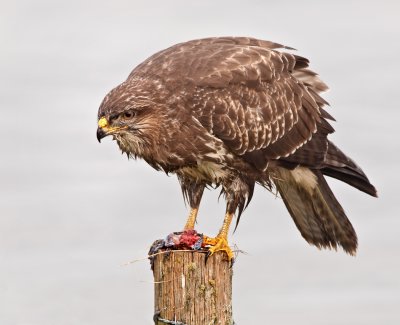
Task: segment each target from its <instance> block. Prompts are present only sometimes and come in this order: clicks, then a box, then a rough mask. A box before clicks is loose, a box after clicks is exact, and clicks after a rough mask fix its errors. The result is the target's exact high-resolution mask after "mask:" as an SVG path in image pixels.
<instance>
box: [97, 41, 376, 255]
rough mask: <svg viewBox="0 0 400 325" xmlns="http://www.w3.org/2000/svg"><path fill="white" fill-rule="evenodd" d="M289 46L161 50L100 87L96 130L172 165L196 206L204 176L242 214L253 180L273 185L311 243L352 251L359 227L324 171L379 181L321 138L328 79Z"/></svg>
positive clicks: (359, 184)
mask: <svg viewBox="0 0 400 325" xmlns="http://www.w3.org/2000/svg"><path fill="white" fill-rule="evenodd" d="M291 50H293V49H291V48H289V47H285V46H282V45H280V44H276V43H272V42H268V41H261V40H256V39H253V38H245V37H223V38H207V39H201V40H195V41H190V42H186V43H181V44H177V45H174V46H172V47H170V48H168V49H166V50H163V51H161V52H158V53H156V54H154V55H153V56H151V57H150V58H148V59H147V60H146V61H144V62H143V63H141V64H140V65H139V66H137V67H136V68H135V69H134V70H133V71H132V73H131V74H130V75H129V77H128V79H127V80H126V81H125V82H123V83H122V84H121V85H119V86H117V87H116V88H115V89H113V90H112V91H111V92H110V93H109V94H108V95H107V96H106V97H105V99H104V101H103V103H102V104H101V106H100V109H99V113H98V118H99V119H101V118H104V120H103V121H107V123H108V124H107V127H104V128H102V127H99V129H98V137H99V139H100V138H101V137H103V136H105V135H108V134H112V135H113V137H114V139H115V140H116V141H117V142H118V145H119V147H120V148H121V150H122V151H123V152H126V153H127V154H128V156H130V157H135V158H136V157H139V158H142V159H144V160H146V162H148V163H149V164H150V165H151V166H152V167H154V168H155V169H157V170H164V171H165V172H168V173H176V174H177V176H178V179H179V181H180V184H181V187H182V191H183V193H184V196H185V198H186V199H187V200H188V202H189V204H190V206H191V207H192V209H196V214H197V208H198V207H199V204H200V200H201V196H202V193H203V190H204V187H205V186H208V185H218V186H219V185H221V187H222V193H223V194H224V195H225V197H226V201H227V213H234V212H235V211H237V212H238V217H240V215H241V213H242V211H243V209H244V207H245V205H246V204H248V202H249V201H250V200H251V197H252V194H253V190H254V186H255V184H256V183H258V184H260V185H262V186H264V187H266V188H268V189H269V190H272V189H273V187H274V186H276V189H277V190H278V192H279V193H280V195H281V196H282V199H283V201H284V203H285V204H286V207H287V208H288V210H289V213H290V214H291V216H292V218H293V220H294V221H295V223H296V225H297V227H298V229H299V230H300V232H301V234H302V235H303V237H304V238H305V239H306V240H307V241H308V242H309V243H312V244H314V245H316V246H318V247H328V248H331V247H333V248H336V247H337V245H340V246H342V247H343V248H344V250H346V251H347V252H348V253H350V254H353V253H354V252H355V250H356V247H357V237H356V234H355V231H354V229H353V227H352V225H351V223H350V221H349V220H348V219H347V217H346V215H345V213H344V211H343V209H342V207H341V206H340V204H339V203H338V201H337V200H336V199H335V197H334V195H333V193H332V192H331V190H330V188H329V186H328V184H327V183H326V181H325V178H324V175H327V176H331V177H335V178H337V179H339V180H342V181H344V182H346V183H348V184H350V185H352V186H354V187H356V188H358V189H359V190H361V191H364V192H366V193H368V194H370V195H373V196H376V190H375V188H374V187H373V186H372V185H371V184H370V183H369V181H368V179H367V177H366V176H365V174H364V173H363V171H362V170H361V169H360V167H358V166H357V165H356V164H355V163H354V162H353V161H352V160H351V159H350V158H348V157H347V156H346V155H345V154H343V153H342V152H341V151H340V150H339V149H338V148H337V147H336V146H335V145H334V144H332V143H331V142H330V141H329V140H328V139H327V136H328V135H329V134H330V133H332V132H333V131H334V130H333V128H332V126H331V125H330V124H329V123H328V120H333V118H332V117H331V115H330V114H328V113H327V112H326V111H325V108H324V107H325V106H326V105H327V102H326V101H325V100H324V99H323V98H322V97H320V95H319V93H321V92H322V91H325V90H327V86H326V85H325V84H324V83H323V82H322V81H321V80H320V79H319V78H318V76H317V74H316V73H314V72H313V71H311V70H310V69H309V68H308V63H309V62H308V60H307V59H305V58H303V57H300V56H297V55H295V54H293V53H292V52H293V51H291ZM238 221H239V218H238Z"/></svg>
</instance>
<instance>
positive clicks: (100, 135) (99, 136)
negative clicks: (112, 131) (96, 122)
mask: <svg viewBox="0 0 400 325" xmlns="http://www.w3.org/2000/svg"><path fill="white" fill-rule="evenodd" d="M105 135H106V134H105V132H104V131H103V130H102V129H101V128H98V129H97V132H96V138H97V141H99V143H101V139H103V138H104V137H105Z"/></svg>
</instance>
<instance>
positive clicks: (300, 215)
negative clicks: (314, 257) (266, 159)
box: [274, 167, 357, 255]
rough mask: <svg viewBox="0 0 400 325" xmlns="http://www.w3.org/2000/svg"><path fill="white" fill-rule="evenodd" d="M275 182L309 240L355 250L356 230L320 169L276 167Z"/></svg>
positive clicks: (296, 222) (309, 241) (350, 251)
mask: <svg viewBox="0 0 400 325" xmlns="http://www.w3.org/2000/svg"><path fill="white" fill-rule="evenodd" d="M274 183H275V185H276V188H277V189H278V191H279V193H280V195H281V197H282V199H283V201H284V203H285V205H286V207H287V209H288V211H289V213H290V215H291V216H292V218H293V220H294V222H295V224H296V226H297V228H298V229H299V230H300V233H301V235H302V236H303V237H304V239H305V240H306V241H307V242H308V243H310V244H313V245H315V246H317V247H318V248H331V249H332V248H333V249H337V246H341V247H342V248H343V249H344V250H345V251H346V252H347V253H349V254H350V255H354V254H355V253H356V250H357V235H356V232H355V231H354V228H353V226H352V225H351V223H350V221H349V219H348V218H347V216H346V214H345V212H344V210H343V208H342V207H341V205H340V204H339V202H338V201H337V200H336V198H335V196H334V195H333V193H332V191H331V189H330V188H329V186H328V183H327V182H326V180H325V178H324V176H323V174H322V172H321V171H320V170H311V169H309V168H306V167H297V168H295V169H292V170H289V169H285V168H277V169H276V174H275V178H274Z"/></svg>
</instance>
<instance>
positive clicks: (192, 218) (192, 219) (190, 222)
mask: <svg viewBox="0 0 400 325" xmlns="http://www.w3.org/2000/svg"><path fill="white" fill-rule="evenodd" d="M198 211H199V209H198V208H193V207H191V208H190V212H189V216H188V219H187V221H186V225H185V228H184V229H183V230H192V229H194V224H195V223H196V218H197V212H198Z"/></svg>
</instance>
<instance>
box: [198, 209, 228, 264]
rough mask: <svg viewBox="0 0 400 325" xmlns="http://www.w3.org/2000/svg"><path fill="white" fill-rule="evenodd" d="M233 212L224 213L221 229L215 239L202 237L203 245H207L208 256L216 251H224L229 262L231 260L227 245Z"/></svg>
mask: <svg viewBox="0 0 400 325" xmlns="http://www.w3.org/2000/svg"><path fill="white" fill-rule="evenodd" d="M233 215H234V213H233V212H226V214H225V218H224V222H223V224H222V227H221V229H220V231H219V233H218V235H217V237H215V238H211V237H207V236H203V244H205V245H209V246H210V248H209V255H212V254H214V253H215V252H218V251H224V252H225V253H226V254H227V255H228V259H229V261H231V260H233V252H232V249H231V248H230V247H229V244H228V232H229V226H230V225H231V222H232V219H233Z"/></svg>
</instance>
